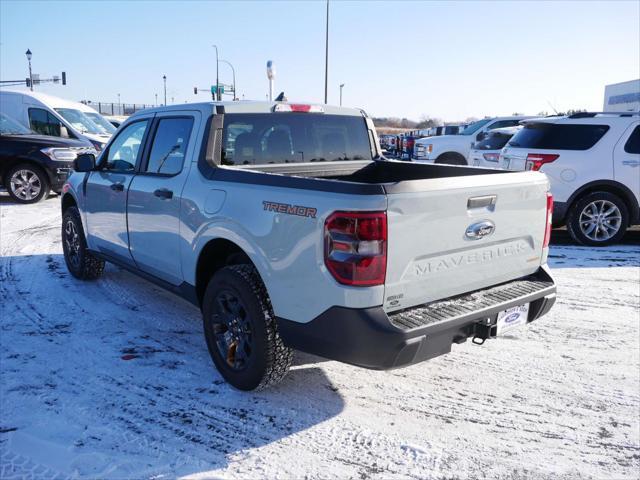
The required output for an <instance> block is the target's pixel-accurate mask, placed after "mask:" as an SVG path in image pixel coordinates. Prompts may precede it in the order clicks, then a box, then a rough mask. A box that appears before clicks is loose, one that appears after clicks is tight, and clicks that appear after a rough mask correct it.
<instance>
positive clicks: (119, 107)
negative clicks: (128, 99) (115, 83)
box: [118, 94, 122, 115]
mask: <svg viewBox="0 0 640 480" xmlns="http://www.w3.org/2000/svg"><path fill="white" fill-rule="evenodd" d="M118 115H122V104H121V103H120V94H118Z"/></svg>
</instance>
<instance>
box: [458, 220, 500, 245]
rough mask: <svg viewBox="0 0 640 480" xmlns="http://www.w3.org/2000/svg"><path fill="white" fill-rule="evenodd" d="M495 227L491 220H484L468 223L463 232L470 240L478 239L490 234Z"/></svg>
mask: <svg viewBox="0 0 640 480" xmlns="http://www.w3.org/2000/svg"><path fill="white" fill-rule="evenodd" d="M495 229H496V226H495V225H494V223H493V222H492V221H491V220H484V221H482V222H478V223H474V224H473V225H469V226H468V227H467V231H466V232H465V236H466V237H467V238H469V239H471V240H480V239H481V238H484V237H488V236H489V235H491V234H492V233H493V232H494V231H495Z"/></svg>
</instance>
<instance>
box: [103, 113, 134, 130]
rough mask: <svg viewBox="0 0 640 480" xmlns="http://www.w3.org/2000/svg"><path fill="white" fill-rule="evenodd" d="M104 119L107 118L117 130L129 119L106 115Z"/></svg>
mask: <svg viewBox="0 0 640 480" xmlns="http://www.w3.org/2000/svg"><path fill="white" fill-rule="evenodd" d="M104 118H106V119H107V121H108V122H109V123H110V124H111V125H113V126H114V127H115V128H118V127H119V126H120V125H122V124H123V123H124V121H125V120H126V119H127V118H129V117H128V116H125V115H106V116H104Z"/></svg>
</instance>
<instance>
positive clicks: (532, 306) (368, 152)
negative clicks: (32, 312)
mask: <svg viewBox="0 0 640 480" xmlns="http://www.w3.org/2000/svg"><path fill="white" fill-rule="evenodd" d="M76 170H77V171H78V174H74V175H72V176H71V178H70V179H69V180H68V183H67V184H66V185H65V193H64V195H63V197H62V211H63V214H62V244H63V251H64V257H65V261H66V264H67V267H68V269H69V271H70V272H71V274H72V275H74V276H75V277H77V278H80V279H95V278H97V277H99V276H100V275H101V274H102V273H103V268H104V262H105V261H109V262H112V263H115V264H117V265H121V266H122V267H123V268H126V269H128V270H130V271H132V272H134V273H137V274H139V275H141V276H142V277H144V278H146V279H148V280H150V281H153V282H155V283H156V284H158V285H160V286H162V287H164V288H167V289H168V290H170V291H173V292H175V293H177V294H179V295H182V296H183V297H184V298H187V299H188V300H190V301H191V302H193V303H194V304H195V305H197V306H199V307H200V308H201V309H202V312H203V319H204V322H203V323H204V332H205V338H206V341H207V345H208V347H209V352H210V354H211V357H212V359H213V362H214V363H215V365H216V366H217V368H218V370H219V371H220V373H221V375H222V376H223V377H224V378H225V379H226V380H227V381H228V382H229V383H231V384H232V385H234V386H235V387H237V388H239V389H243V390H251V389H255V388H262V387H265V386H267V385H270V384H273V383H275V382H277V381H279V380H280V379H281V378H282V377H283V376H284V375H285V373H286V372H287V370H288V368H289V365H290V364H291V360H292V349H294V348H295V349H299V350H303V351H306V352H310V353H313V354H316V355H321V356H324V357H327V358H330V359H335V360H338V361H342V362H346V363H350V364H353V365H358V366H361V367H365V368H372V369H389V368H397V367H402V366H405V365H410V364H414V363H417V362H420V361H423V360H426V359H429V358H433V357H436V356H438V355H442V354H444V353H447V352H449V351H450V349H451V345H452V343H461V342H463V341H465V339H466V338H473V339H474V340H475V341H476V342H477V343H482V342H484V340H486V339H488V338H492V337H495V336H496V335H498V334H502V333H503V332H505V331H507V330H509V329H510V328H512V327H514V326H518V325H523V324H526V323H527V322H531V321H533V320H535V319H537V318H539V317H540V316H541V315H544V314H545V313H546V312H547V311H548V310H549V308H551V306H552V304H553V303H554V301H555V285H554V282H553V280H552V278H551V276H550V275H549V271H548V269H547V267H546V261H547V254H548V243H549V234H550V228H551V224H550V215H551V206H552V203H553V202H552V201H551V198H550V196H549V195H548V193H547V189H548V180H547V178H546V177H545V176H544V175H543V174H541V173H538V172H517V173H512V172H505V171H499V170H486V169H480V168H460V167H451V166H445V165H419V164H412V163H407V162H400V161H391V160H385V159H384V158H383V157H382V156H381V151H380V148H379V144H378V141H377V138H376V134H375V127H374V125H373V121H372V120H371V119H370V118H369V117H367V116H366V115H364V114H363V112H362V111H361V110H358V109H348V108H342V107H332V106H328V105H322V106H320V105H307V104H291V103H284V102H275V103H269V102H243V103H239V102H220V103H211V102H209V103H200V104H191V105H175V106H167V107H161V108H156V109H150V110H144V111H141V112H139V113H136V114H135V115H133V116H132V117H131V118H129V119H128V120H127V122H126V123H124V124H123V125H122V126H121V127H120V128H119V129H118V131H117V132H116V134H115V136H114V138H112V139H111V141H110V142H109V144H108V145H107V147H106V149H105V150H104V152H103V153H102V154H101V156H100V161H99V163H98V164H97V165H96V164H95V158H94V157H93V156H92V155H81V156H80V157H78V159H77V160H76ZM443 178H446V179H447V181H446V182H442V179H443ZM474 178H475V180H474ZM434 232H436V233H435V234H434ZM452 299H455V301H452Z"/></svg>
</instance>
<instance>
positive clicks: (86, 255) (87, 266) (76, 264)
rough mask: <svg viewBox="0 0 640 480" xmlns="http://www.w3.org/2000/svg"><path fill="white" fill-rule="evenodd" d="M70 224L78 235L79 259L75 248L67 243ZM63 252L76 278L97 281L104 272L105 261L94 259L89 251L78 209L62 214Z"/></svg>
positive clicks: (73, 208) (70, 208)
mask: <svg viewBox="0 0 640 480" xmlns="http://www.w3.org/2000/svg"><path fill="white" fill-rule="evenodd" d="M69 222H71V223H72V224H73V227H74V228H75V231H76V233H77V242H78V245H77V258H75V256H74V252H73V250H74V248H75V247H74V246H72V245H69V243H68V242H67V235H68V230H67V229H68V228H71V226H70V224H69ZM61 235H62V251H63V252H64V261H65V263H66V264H67V269H68V270H69V272H70V273H71V275H73V276H74V277H76V278H78V279H80V280H95V279H97V278H98V277H100V276H101V275H102V272H104V261H102V260H99V259H98V258H96V257H94V256H93V255H92V254H91V253H90V252H89V250H88V249H87V241H86V239H85V236H84V229H83V228H82V220H81V219H80V212H79V211H78V209H77V208H76V207H69V208H67V209H66V210H65V211H64V213H63V214H62V231H61Z"/></svg>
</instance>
